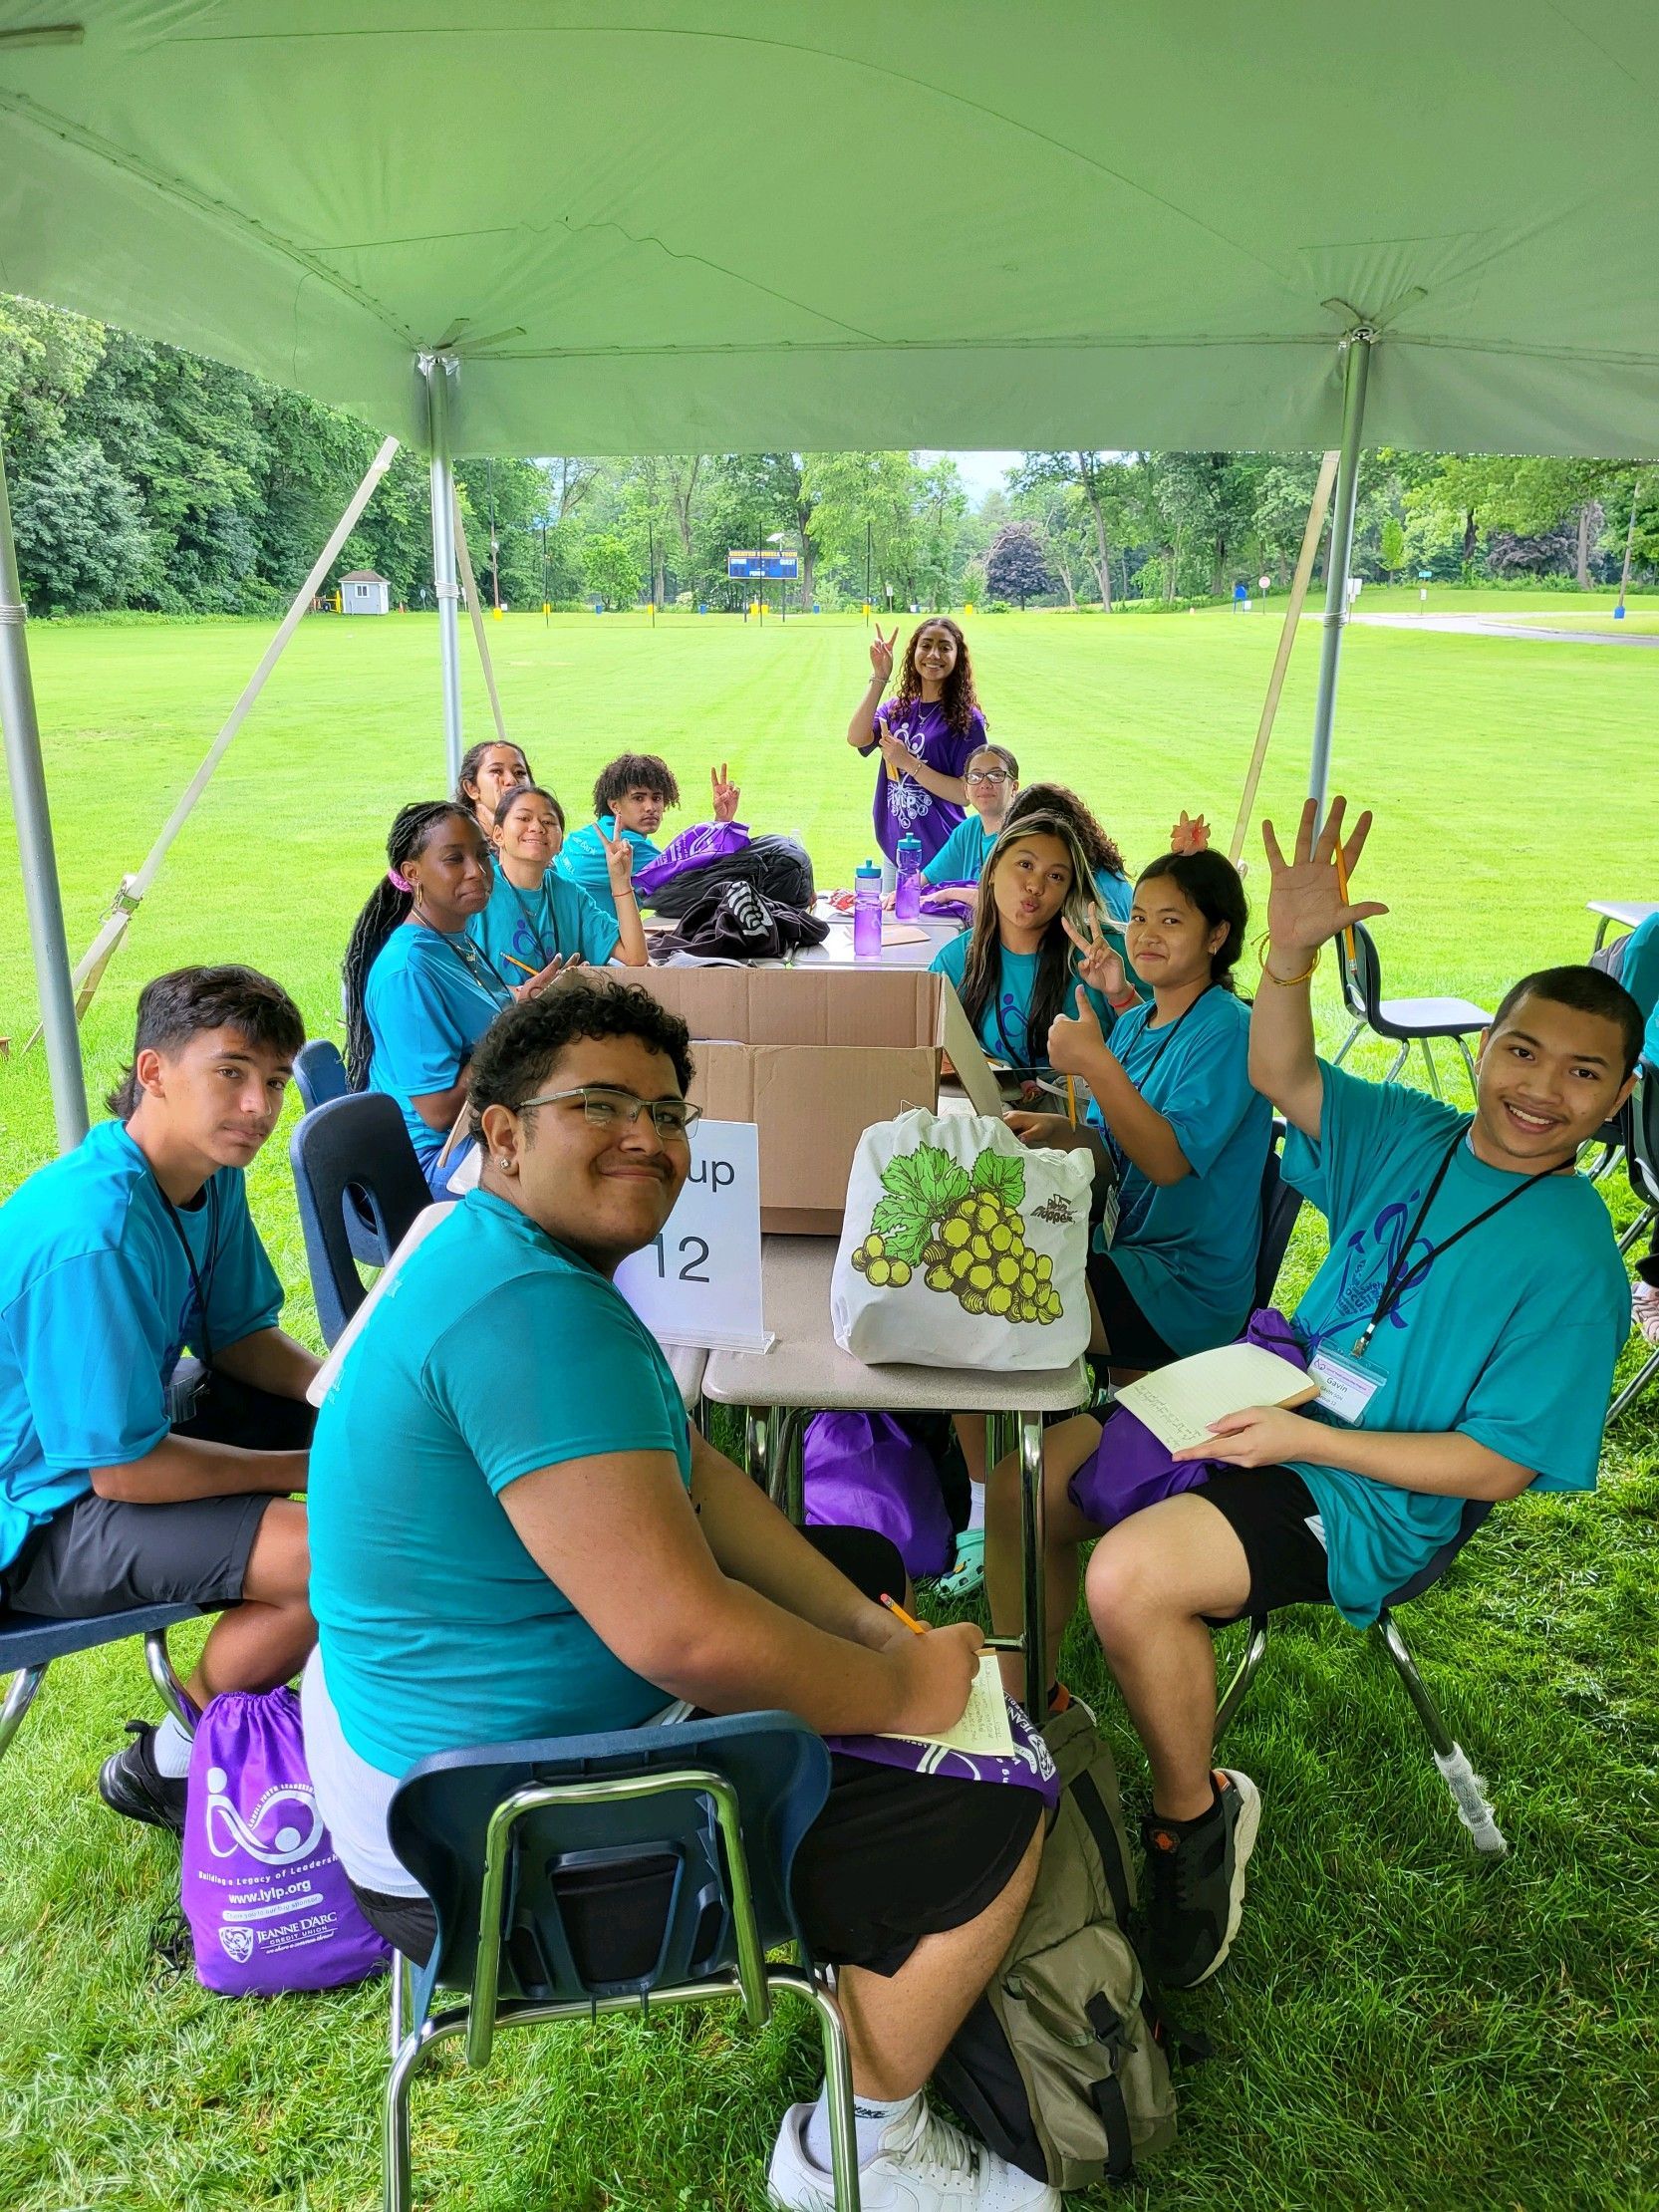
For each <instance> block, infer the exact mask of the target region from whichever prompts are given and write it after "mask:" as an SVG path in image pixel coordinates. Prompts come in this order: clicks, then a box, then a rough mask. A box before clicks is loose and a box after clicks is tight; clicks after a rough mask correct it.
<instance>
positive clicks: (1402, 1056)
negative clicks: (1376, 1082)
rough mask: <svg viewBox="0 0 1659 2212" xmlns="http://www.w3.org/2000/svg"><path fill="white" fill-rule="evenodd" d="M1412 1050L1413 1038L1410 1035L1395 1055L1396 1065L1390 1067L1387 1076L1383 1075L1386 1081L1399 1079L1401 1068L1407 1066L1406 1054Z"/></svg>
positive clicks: (1391, 1081) (1390, 1081)
mask: <svg viewBox="0 0 1659 2212" xmlns="http://www.w3.org/2000/svg"><path fill="white" fill-rule="evenodd" d="M1410 1050H1411V1039H1410V1038H1409V1037H1408V1038H1407V1039H1406V1041H1405V1043H1404V1044H1402V1045H1401V1047H1400V1049H1399V1051H1398V1052H1396V1053H1395V1055H1394V1065H1393V1066H1392V1067H1391V1068H1390V1069H1389V1071H1388V1073H1387V1074H1386V1075H1385V1076H1384V1077H1383V1081H1384V1082H1385V1083H1393V1082H1395V1081H1397V1080H1398V1078H1399V1074H1400V1070H1401V1069H1402V1068H1403V1067H1404V1066H1405V1064H1406V1054H1407V1053H1408V1052H1409V1051H1410Z"/></svg>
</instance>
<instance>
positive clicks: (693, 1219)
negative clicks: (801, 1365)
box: [616, 1119, 772, 1352]
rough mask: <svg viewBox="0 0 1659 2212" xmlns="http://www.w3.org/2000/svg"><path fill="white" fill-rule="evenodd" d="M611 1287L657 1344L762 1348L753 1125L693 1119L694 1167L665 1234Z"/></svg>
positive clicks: (619, 1271)
mask: <svg viewBox="0 0 1659 2212" xmlns="http://www.w3.org/2000/svg"><path fill="white" fill-rule="evenodd" d="M616 1285H617V1288H618V1289H619V1290H620V1291H621V1292H622V1294H623V1296H624V1297H625V1298H626V1299H627V1300H628V1302H629V1304H630V1305H631V1306H632V1307H633V1308H634V1311H635V1312H636V1313H637V1314H638V1315H639V1316H640V1319H641V1320H642V1321H643V1322H644V1323H645V1325H646V1327H647V1328H648V1329H650V1331H651V1333H652V1335H653V1336H655V1337H656V1338H657V1341H658V1342H659V1343H660V1344H691V1345H696V1346H699V1347H700V1348H701V1349H703V1350H705V1351H711V1352H763V1351H765V1349H766V1347H767V1346H768V1345H769V1344H770V1343H771V1341H772V1339H771V1337H770V1336H769V1335H768V1334H767V1333H766V1328H765V1324H764V1322H763V1320H762V1318H761V1305H760V1133H759V1131H758V1130H757V1129H756V1127H755V1125H754V1123H753V1122H752V1121H708V1120H706V1119H705V1120H702V1121H699V1122H698V1123H697V1125H696V1128H695V1129H694V1130H693V1131H692V1133H691V1174H690V1175H689V1176H688V1177H687V1179H686V1187H685V1189H684V1190H683V1191H682V1192H681V1194H680V1199H679V1203H678V1204H677V1205H676V1207H675V1210H674V1212H673V1213H672V1214H671V1215H670V1216H669V1219H668V1222H667V1223H666V1225H665V1226H664V1230H663V1234H662V1236H661V1237H659V1238H657V1239H656V1241H655V1242H654V1243H652V1244H647V1245H646V1247H645V1249H644V1250H643V1251H637V1252H635V1253H634V1255H633V1257H632V1258H630V1259H625V1260H624V1261H623V1263H622V1265H621V1266H620V1267H619V1268H618V1269H617V1273H616Z"/></svg>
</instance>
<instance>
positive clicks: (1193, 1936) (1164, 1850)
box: [1141, 1769, 1261, 1989]
mask: <svg viewBox="0 0 1659 2212" xmlns="http://www.w3.org/2000/svg"><path fill="white" fill-rule="evenodd" d="M1215 1780H1216V1801H1215V1803H1214V1804H1213V1805H1212V1806H1211V1808H1210V1810H1209V1811H1208V1812H1206V1813H1202V1814H1201V1815H1200V1816H1199V1818H1198V1819H1196V1820H1161V1819H1159V1817H1158V1815H1157V1814H1156V1813H1153V1812H1149V1813H1148V1814H1147V1816H1146V1818H1145V1819H1144V1820H1143V1821H1142V1822H1141V1837H1142V1840H1143V1841H1144V1842H1145V1844H1146V1870H1147V1933H1148V1936H1149V1937H1150V1939H1151V1951H1152V1968H1153V1972H1154V1973H1155V1974H1156V1975H1157V1977H1158V1979H1159V1980H1160V1981H1161V1982H1164V1983H1166V1984H1167V1985H1168V1986H1169V1987H1170V1988H1171V1989H1194V1988H1196V1987H1197V1985H1198V1984H1199V1983H1200V1982H1205V1981H1208V1980H1209V1978H1210V1976H1211V1975H1212V1974H1214V1973H1215V1971H1216V1969H1217V1967H1219V1966H1220V1965H1221V1963H1222V1961H1223V1959H1225V1958H1226V1957H1227V1954H1228V1950H1229V1947H1230V1946H1231V1944H1232V1942H1233V1939H1234V1937H1235V1936H1236V1935H1237V1934H1238V1933H1239V1921H1240V1918H1241V1916H1242V1915H1243V1913H1244V1867H1245V1864H1246V1862H1247V1861H1248V1858H1249V1855H1250V1853H1251V1851H1252V1850H1254V1848H1255V1831H1256V1829H1257V1827H1258V1826H1259V1825H1260V1823H1261V1793H1260V1792H1259V1791H1258V1790H1257V1789H1256V1787H1255V1784H1254V1783H1253V1782H1251V1780H1250V1778H1249V1776H1248V1775H1241V1774H1236V1773H1234V1772H1233V1771H1232V1770H1231V1769H1218V1770H1217V1773H1216V1778H1215Z"/></svg>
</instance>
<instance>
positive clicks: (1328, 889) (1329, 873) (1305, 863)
mask: <svg viewBox="0 0 1659 2212" xmlns="http://www.w3.org/2000/svg"><path fill="white" fill-rule="evenodd" d="M1347 803H1348V802H1347V800H1346V799H1341V798H1336V799H1332V801H1331V802H1330V812H1329V814H1327V815H1326V817H1325V824H1324V827H1323V828H1322V829H1321V830H1320V831H1319V832H1318V834H1317V836H1315V834H1314V828H1313V825H1314V821H1315V819H1316V817H1317V813H1318V809H1317V806H1316V805H1315V803H1314V801H1313V800H1312V799H1309V800H1308V801H1307V803H1306V804H1305V805H1304V806H1303V808H1302V818H1301V821H1300V822H1299V823H1298V824H1297V827H1296V846H1295V857H1294V858H1293V859H1291V860H1286V859H1285V857H1284V854H1283V851H1282V849H1281V848H1280V845H1279V841H1278V838H1277V837H1276V836H1275V835H1274V832H1273V825H1272V823H1271V822H1263V823H1262V825H1261V842H1262V844H1263V845H1264V846H1265V847H1266V849H1267V866H1268V868H1269V870H1270V871H1271V874H1272V884H1271V887H1270V889H1269V891H1268V894H1267V941H1268V947H1269V950H1270V951H1274V952H1279V953H1282V954H1284V955H1286V956H1297V955H1300V956H1305V955H1307V954H1309V953H1315V952H1317V951H1318V949H1319V947H1320V946H1321V945H1327V944H1329V942H1330V940H1331V939H1332V938H1333V937H1335V936H1337V935H1338V933H1339V932H1340V931H1342V930H1345V929H1348V928H1349V927H1350V926H1351V925H1352V924H1353V923H1355V922H1368V921H1369V920H1370V919H1371V917H1372V916H1373V915H1374V914H1386V913H1387V912H1388V909H1387V907H1385V906H1383V905H1382V904H1381V903H1380V902H1379V901H1377V900H1375V899H1371V900H1365V901H1362V902H1361V903H1360V904H1359V905H1358V906H1354V905H1352V904H1350V903H1349V902H1348V901H1347V900H1345V899H1344V898H1343V897H1342V894H1341V892H1340V890H1339V889H1338V887H1337V881H1336V848H1337V845H1338V842H1339V841H1342V816H1343V813H1344V811H1345V810H1346V807H1347ZM1370 834H1371V817H1370V815H1369V813H1365V814H1361V816H1360V817H1359V819H1358V821H1357V822H1355V824H1354V827H1353V834H1352V836H1350V837H1349V838H1347V839H1346V841H1342V857H1343V863H1344V865H1345V867H1346V869H1347V872H1348V877H1349V881H1350V886H1351V883H1352V878H1353V873H1354V870H1355V869H1356V868H1357V867H1358V865H1359V856H1360V854H1361V853H1362V852H1364V850H1365V840H1366V838H1367V837H1368V836H1369V835H1370Z"/></svg>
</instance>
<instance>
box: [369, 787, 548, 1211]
mask: <svg viewBox="0 0 1659 2212" xmlns="http://www.w3.org/2000/svg"><path fill="white" fill-rule="evenodd" d="M386 857H387V862H388V866H387V871H386V875H385V877H384V878H383V879H382V881H381V882H380V883H379V884H378V885H377V886H376V888H375V890H374V891H373V892H372V893H371V894H370V896H369V898H368V900H367V902H366V903H365V905H364V908H363V911H362V913H361V914H360V915H359V916H358V918H357V923H356V926H355V927H354V929H353V931H352V937H351V943H350V945H349V946H348V947H347V950H346V964H345V969H344V980H345V986H346V989H345V995H346V1071H347V1074H348V1076H349V1077H350V1079H351V1083H352V1087H353V1089H354V1090H373V1091H385V1092H386V1094H387V1095H388V1097H390V1098H395V1099H396V1100H397V1101H398V1105H399V1107H400V1108H401V1110H402V1112H403V1116H404V1126H405V1127H406V1128H407V1129H408V1131H409V1136H410V1143H411V1144H412V1145H413V1146H414V1147H415V1158H416V1159H417V1160H418V1161H419V1163H420V1171H421V1173H422V1174H423V1175H424V1176H425V1178H426V1183H427V1187H428V1189H429V1190H430V1191H431V1193H432V1196H433V1197H434V1198H443V1197H446V1196H448V1195H449V1185H450V1180H451V1178H452V1177H453V1176H454V1174H455V1172H456V1170H457V1169H458V1168H459V1166H460V1164H461V1161H462V1159H463V1158H464V1157H465V1156H466V1153H467V1151H468V1149H469V1148H468V1147H467V1146H464V1145H463V1146H461V1147H460V1148H459V1150H458V1151H457V1152H456V1153H453V1154H451V1156H450V1157H449V1158H448V1159H447V1160H444V1161H442V1163H441V1164H440V1163H439V1155H440V1153H441V1152H442V1151H443V1147H444V1144H445V1141H446V1140H447V1138H448V1136H449V1132H450V1130H451V1129H452V1128H453V1127H454V1123H455V1119H456V1116H457V1115H458V1114H459V1113H460V1110H461V1108H462V1106H463V1105H464V1104H465V1102H466V1063H467V1061H468V1060H469V1059H470V1058H471V1056H472V1048H473V1046H474V1045H475V1044H476V1043H477V1041H478V1039H479V1038H480V1037H481V1036H482V1035H483V1033H484V1031H485V1030H486V1029H487V1028H488V1027H489V1025H490V1023H491V1022H492V1021H493V1020H494V1019H495V1016H496V1015H497V1014H498V1013H499V1012H500V1011H501V1009H502V1008H503V1007H504V1006H510V1005H511V1004H512V1002H513V1000H514V999H515V998H518V997H533V996H535V995H536V993H537V992H538V991H540V989H541V988H542V986H543V985H544V984H545V983H547V982H549V981H551V979H552V978H553V977H554V976H555V975H556V974H558V973H559V971H560V969H561V968H564V967H565V966H566V965H567V964H566V962H564V961H562V960H553V961H550V962H549V963H547V965H546V966H545V967H543V968H541V969H540V970H539V972H537V973H536V974H534V975H531V976H528V977H526V979H525V981H524V983H523V985H522V987H521V988H515V987H514V986H512V985H511V984H508V983H506V982H504V981H503V980H502V979H501V977H500V976H499V975H498V974H497V973H496V971H495V969H494V968H491V966H490V964H489V962H488V961H487V960H485V958H484V956H483V954H482V953H480V952H479V950H478V948H477V946H476V945H475V944H474V943H473V942H472V940H471V938H470V937H469V936H468V935H467V926H468V924H469V923H471V922H472V921H473V920H474V919H475V918H476V917H477V916H478V915H480V914H481V913H482V912H483V910H484V908H485V906H486V905H487V904H488V901H489V896H490V891H491V888H492V885H493V875H492V872H491V869H490V864H489V848H488V847H487V846H486V845H485V843H484V840H483V833H482V832H481V831H480V830H479V828H478V825H477V823H476V822H475V821H474V820H473V818H472V815H471V812H470V811H469V810H468V809H467V808H465V807H460V806H457V805H456V804H455V802H454V800H453V799H421V800H416V801H415V804H414V805H412V806H406V807H404V808H402V809H401V811H400V812H399V814H398V817H397V819H396V821H394V823H393V825H392V831H391V835H390V836H389V837H388V838H387V841H386Z"/></svg>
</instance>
